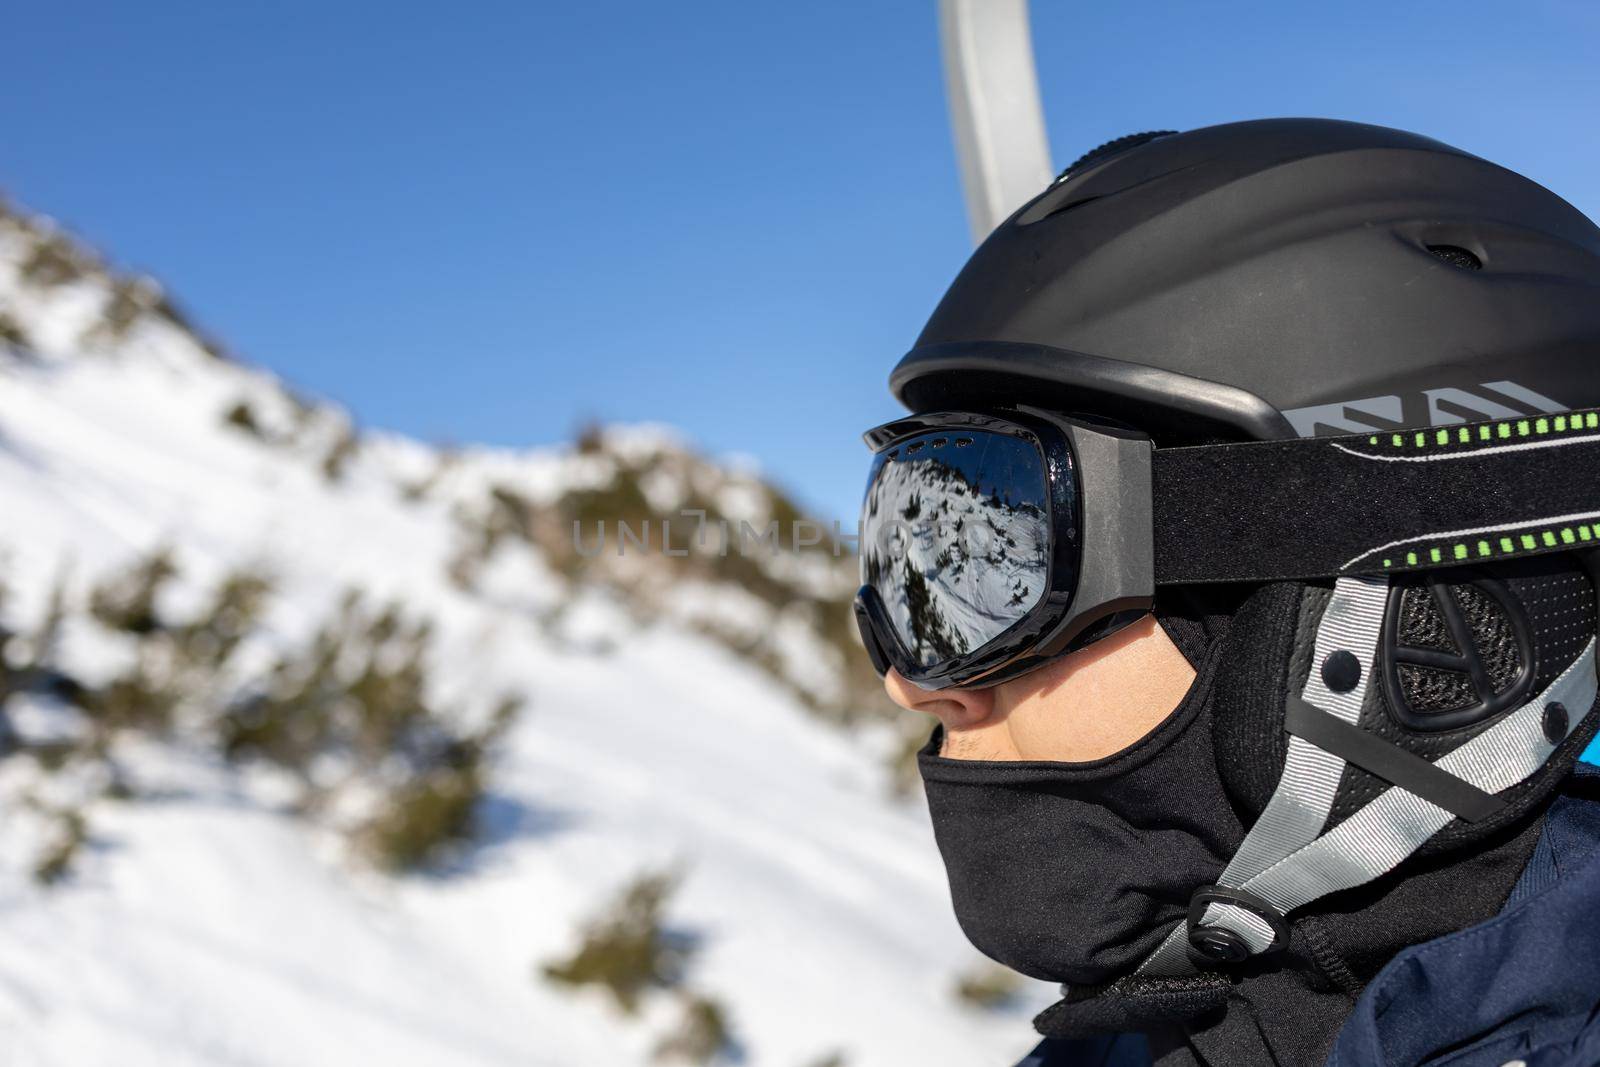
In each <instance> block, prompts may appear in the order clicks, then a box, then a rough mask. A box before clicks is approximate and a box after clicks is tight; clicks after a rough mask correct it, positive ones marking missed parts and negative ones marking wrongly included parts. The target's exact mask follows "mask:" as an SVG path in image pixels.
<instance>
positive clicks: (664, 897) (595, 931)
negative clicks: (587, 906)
mask: <svg viewBox="0 0 1600 1067" xmlns="http://www.w3.org/2000/svg"><path fill="white" fill-rule="evenodd" d="M678 881H679V877H678V875H677V874H676V873H675V872H670V871H656V872H648V873H644V874H641V875H639V876H638V877H637V878H635V879H634V880H633V881H632V882H631V883H629V885H628V886H627V887H626V888H625V889H624V890H623V891H622V893H621V894H620V895H619V896H618V897H617V899H616V900H614V901H613V902H612V903H611V905H610V906H609V907H608V908H607V909H606V911H605V912H604V913H602V914H601V915H599V916H597V917H596V918H594V919H592V920H590V921H589V923H587V924H586V926H585V928H584V934H583V942H582V944H580V945H579V946H578V950H577V951H576V952H575V953H573V955H572V956H570V957H569V958H567V959H565V960H561V961H555V962H550V963H546V964H545V965H544V967H543V968H542V971H543V974H544V976H545V978H546V979H548V980H549V981H552V982H556V983H559V984H562V985H572V986H579V985H598V986H601V987H602V988H604V989H605V990H606V991H607V992H609V993H610V994H611V998H612V999H613V1000H614V1001H615V1002H616V1004H617V1007H618V1008H619V1009H621V1010H622V1012H623V1013H624V1014H627V1015H634V1014H636V1013H637V1012H638V1010H639V1003H640V1001H641V999H642V998H643V997H644V995H645V994H647V993H650V992H653V991H657V990H667V989H677V988H679V987H680V986H681V985H682V984H683V981H684V977H685V973H686V971H687V970H688V966H689V962H690V960H691V959H692V958H693V956H694V953H695V949H696V945H695V943H694V940H693V939H692V938H689V937H686V936H684V935H683V934H681V933H677V932H674V931H672V930H669V929H668V928H667V927H666V926H665V919H664V912H665V911H666V906H667V902H668V901H669V900H670V899H671V897H672V894H673V893H674V892H676V890H677V887H678Z"/></svg>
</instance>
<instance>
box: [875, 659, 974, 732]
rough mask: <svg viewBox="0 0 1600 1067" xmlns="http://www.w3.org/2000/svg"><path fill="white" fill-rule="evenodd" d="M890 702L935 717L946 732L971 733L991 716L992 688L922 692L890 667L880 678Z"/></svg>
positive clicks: (924, 690) (923, 690)
mask: <svg viewBox="0 0 1600 1067" xmlns="http://www.w3.org/2000/svg"><path fill="white" fill-rule="evenodd" d="M883 688H884V690H885V691H886V692H887V693H888V694H889V699H890V700H892V701H894V702H895V703H896V704H899V705H900V706H901V707H902V708H905V709H906V710H907V711H921V712H926V713H927V714H929V715H934V716H937V717H938V719H939V721H940V722H942V723H944V728H945V729H946V730H970V729H972V728H973V727H974V726H981V725H983V724H984V722H986V721H987V720H988V719H989V717H990V716H991V715H993V714H994V690H993V689H937V690H928V689H921V688H919V687H917V686H915V685H912V684H911V683H910V682H908V681H906V680H905V679H904V678H902V677H901V676H900V672H899V671H897V670H895V669H894V668H892V667H891V668H890V669H889V672H888V673H887V674H885V675H884V676H883Z"/></svg>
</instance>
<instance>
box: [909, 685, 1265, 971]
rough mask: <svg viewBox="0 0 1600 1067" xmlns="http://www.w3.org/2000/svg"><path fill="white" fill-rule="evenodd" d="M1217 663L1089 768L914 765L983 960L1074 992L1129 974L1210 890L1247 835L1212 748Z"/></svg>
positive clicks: (936, 739) (932, 750)
mask: <svg viewBox="0 0 1600 1067" xmlns="http://www.w3.org/2000/svg"><path fill="white" fill-rule="evenodd" d="M1217 658H1218V657H1217V656H1216V655H1210V656H1207V657H1206V660H1205V662H1204V663H1203V664H1202V665H1201V670H1200V673H1199V675H1198V676H1197V677H1196V679H1195V682H1194V685H1193V686H1192V688H1191V689H1190V691H1189V693H1188V695H1187V696H1186V697H1185V699H1184V702H1183V703H1182V705H1180V706H1179V708H1178V709H1177V710H1176V711H1175V712H1173V713H1172V715H1171V716H1169V717H1168V718H1167V719H1166V720H1165V721H1164V722H1163V723H1162V724H1161V725H1160V726H1158V727H1156V728H1155V729H1154V730H1153V731H1151V732H1150V733H1149V734H1148V735H1146V736H1145V737H1144V738H1143V739H1141V740H1140V741H1138V742H1137V743H1136V744H1134V745H1133V746H1132V747H1131V748H1128V749H1125V750H1124V751H1122V752H1119V753H1117V754H1116V755H1113V756H1110V757H1108V758H1106V759H1103V760H1097V761H1095V762H1092V763H1052V762H1043V761H1031V762H1019V763H1012V762H988V761H975V760H955V759H945V758H943V757H941V756H939V754H938V753H939V746H940V744H941V742H942V740H943V733H942V731H936V732H935V734H934V736H933V739H932V740H931V741H930V742H929V743H928V745H927V747H926V748H924V749H923V751H922V752H921V753H920V754H919V756H918V764H919V768H920V770H921V772H922V778H923V782H924V784H925V786H926V789H927V795H928V808H929V810H930V812H931V813H932V816H933V829H934V836H935V838H936V839H937V841H938V843H939V851H940V852H941V853H942V854H943V856H944V863H945V870H946V871H947V872H948V874H949V878H950V894H951V898H952V900H953V902H954V904H955V912H956V918H957V920H958V921H959V922H960V923H961V928H962V930H963V931H964V932H965V933H966V935H967V938H968V939H969V940H970V941H971V942H972V943H973V944H974V945H975V946H977V947H978V949H979V950H981V951H982V952H983V953H985V954H986V955H988V956H989V957H991V958H993V959H995V960H996V961H998V962H1000V963H1003V964H1005V965H1006V966H1008V967H1011V968H1012V969H1014V970H1017V971H1020V972H1022V973H1023V974H1026V975H1029V976H1031V977H1034V978H1040V979H1045V980H1047V981H1054V982H1063V983H1066V984H1068V985H1074V986H1089V985H1100V984H1102V983H1105V982H1108V981H1110V980H1112V979H1114V978H1117V977H1120V976H1123V975H1126V974H1128V973H1130V972H1131V971H1133V970H1134V969H1135V968H1136V967H1137V966H1138V965H1139V964H1140V963H1141V962H1142V961H1143V960H1144V959H1145V957H1147V956H1148V955H1149V954H1150V953H1151V952H1153V951H1154V950H1155V948H1156V946H1157V945H1158V944H1159V943H1160V942H1161V939H1162V938H1163V937H1164V936H1165V935H1166V934H1167V933H1168V932H1169V931H1170V930H1171V929H1172V927H1173V925H1174V924H1175V923H1177V922H1178V921H1180V920H1181V919H1183V918H1184V916H1185V914H1186V912H1187V910H1188V906H1189V897H1190V894H1192V893H1193V892H1194V891H1195V889H1196V888H1197V887H1200V886H1204V885H1209V884H1211V883H1212V882H1215V881H1216V879H1217V876H1218V875H1219V874H1221V872H1222V869H1223V868H1224V867H1225V866H1227V863H1228V859H1229V857H1230V856H1232V855H1233V853H1234V852H1235V850H1237V848H1238V847H1239V842H1240V840H1241V839H1242V838H1243V833H1244V832H1243V828H1242V826H1241V824H1240V821H1239V818H1238V816H1237V815H1235V813H1234V810H1233V808H1232V807H1231V806H1230V804H1229V803H1228V800H1227V797H1226V795H1225V794H1224V792H1223V787H1222V782H1221V780H1220V778H1219V776H1218V773H1217V766H1216V760H1215V757H1214V755H1213V749H1212V734H1211V691H1212V680H1213V677H1214V675H1215V673H1216V660H1217Z"/></svg>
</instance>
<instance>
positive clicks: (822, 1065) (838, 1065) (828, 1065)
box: [811, 1052, 849, 1067]
mask: <svg viewBox="0 0 1600 1067" xmlns="http://www.w3.org/2000/svg"><path fill="white" fill-rule="evenodd" d="M848 1062H849V1061H848V1060H846V1059H845V1056H844V1053H843V1052H830V1053H828V1054H827V1055H825V1056H823V1057H822V1058H821V1059H820V1060H817V1061H816V1062H814V1063H812V1064H811V1067H845V1064H846V1063H848Z"/></svg>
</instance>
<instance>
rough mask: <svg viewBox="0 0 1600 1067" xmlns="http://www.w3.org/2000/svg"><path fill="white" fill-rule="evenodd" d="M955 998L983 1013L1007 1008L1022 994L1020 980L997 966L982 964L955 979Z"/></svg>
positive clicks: (1009, 971)
mask: <svg viewBox="0 0 1600 1067" xmlns="http://www.w3.org/2000/svg"><path fill="white" fill-rule="evenodd" d="M955 993H956V997H957V998H958V999H959V1000H961V1002H962V1003H964V1004H970V1005H972V1006H973V1007H975V1008H978V1009H981V1010H983V1011H999V1010H1001V1009H1004V1008H1009V1007H1011V1006H1012V1005H1014V1004H1015V1003H1016V1002H1017V998H1018V997H1019V996H1021V994H1022V978H1021V977H1020V976H1019V975H1018V974H1017V972H1015V971H1013V970H1011V969H1010V968H1007V967H1001V966H1000V965H999V964H993V963H991V964H983V965H980V966H978V967H975V968H973V969H972V970H970V971H968V972H966V973H965V974H963V975H961V976H960V977H959V978H957V979H956V988H955Z"/></svg>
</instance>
